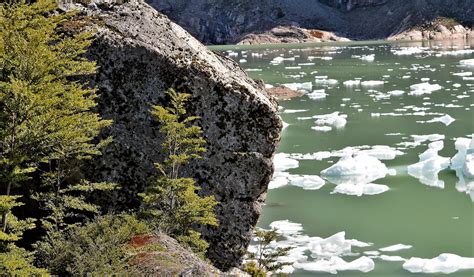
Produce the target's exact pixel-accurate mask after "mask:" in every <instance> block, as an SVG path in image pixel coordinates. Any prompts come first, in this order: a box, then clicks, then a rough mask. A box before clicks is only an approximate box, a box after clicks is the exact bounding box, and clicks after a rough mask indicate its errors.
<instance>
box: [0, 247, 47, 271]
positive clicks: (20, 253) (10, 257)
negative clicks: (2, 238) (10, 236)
mask: <svg viewBox="0 0 474 277" xmlns="http://www.w3.org/2000/svg"><path fill="white" fill-rule="evenodd" d="M33 260H34V257H33V255H32V253H30V252H28V251H26V250H25V249H23V248H18V247H16V246H15V245H14V244H12V243H10V244H8V245H7V247H6V249H4V250H3V251H2V252H1V253H0V275H1V276H49V274H48V272H47V271H46V270H45V269H41V268H37V267H35V266H33V265H32V264H33Z"/></svg>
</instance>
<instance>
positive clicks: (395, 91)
mask: <svg viewBox="0 0 474 277" xmlns="http://www.w3.org/2000/svg"><path fill="white" fill-rule="evenodd" d="M404 93H405V92H404V91H403V90H392V91H389V92H387V94H389V95H391V96H400V95H403V94H404Z"/></svg>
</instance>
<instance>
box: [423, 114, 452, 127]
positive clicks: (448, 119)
mask: <svg viewBox="0 0 474 277" xmlns="http://www.w3.org/2000/svg"><path fill="white" fill-rule="evenodd" d="M454 121H456V120H455V119H454V118H452V117H451V116H450V115H449V114H446V115H443V116H440V117H435V118H433V119H431V120H428V121H426V122H427V123H434V122H441V123H443V124H444V125H446V126H449V125H451V123H453V122H454Z"/></svg>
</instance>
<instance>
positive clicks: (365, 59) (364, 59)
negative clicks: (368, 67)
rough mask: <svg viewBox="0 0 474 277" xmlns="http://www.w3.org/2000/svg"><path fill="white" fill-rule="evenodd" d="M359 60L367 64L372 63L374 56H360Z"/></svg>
mask: <svg viewBox="0 0 474 277" xmlns="http://www.w3.org/2000/svg"><path fill="white" fill-rule="evenodd" d="M359 59H361V60H363V61H367V62H373V61H374V60H375V54H371V55H364V56H360V57H359Z"/></svg>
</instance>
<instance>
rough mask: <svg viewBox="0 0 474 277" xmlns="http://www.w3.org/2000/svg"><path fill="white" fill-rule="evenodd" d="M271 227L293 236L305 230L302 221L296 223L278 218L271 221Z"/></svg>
mask: <svg viewBox="0 0 474 277" xmlns="http://www.w3.org/2000/svg"><path fill="white" fill-rule="evenodd" d="M270 228H272V229H276V230H277V232H278V233H279V234H281V235H283V236H291V235H297V234H300V233H301V232H302V231H303V225H302V224H301V223H294V222H291V221H289V220H288V219H287V220H278V221H274V222H272V223H270Z"/></svg>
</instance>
